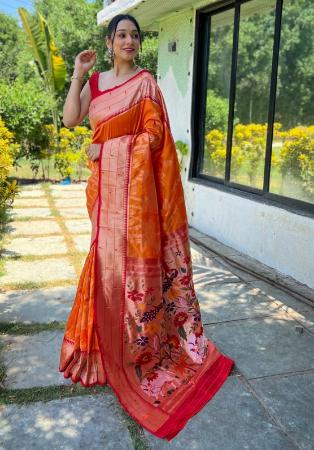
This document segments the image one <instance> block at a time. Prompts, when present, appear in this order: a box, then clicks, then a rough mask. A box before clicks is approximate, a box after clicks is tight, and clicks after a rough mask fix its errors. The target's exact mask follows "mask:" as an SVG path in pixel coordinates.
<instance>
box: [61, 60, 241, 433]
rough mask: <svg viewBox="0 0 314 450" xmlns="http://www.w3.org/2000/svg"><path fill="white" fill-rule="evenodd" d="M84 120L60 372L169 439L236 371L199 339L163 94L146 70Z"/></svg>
mask: <svg viewBox="0 0 314 450" xmlns="http://www.w3.org/2000/svg"><path fill="white" fill-rule="evenodd" d="M98 75H99V74H98V73H97V72H95V73H94V74H93V75H92V77H91V78H90V86H91V91H92V100H91V103H90V109H89V118H90V123H91V127H92V129H93V142H94V143H101V151H100V156H99V160H97V161H95V162H91V161H90V162H89V167H90V169H91V171H92V172H91V176H90V177H89V179H88V183H87V188H86V197H87V209H88V213H89V217H90V220H91V222H92V236H91V246H90V251H89V254H88V256H87V258H86V260H85V264H84V267H83V270H82V273H81V276H80V280H79V283H78V287H77V293H76V296H75V300H74V303H73V307H72V310H71V312H70V315H69V317H68V321H67V324H66V329H65V333H64V339H63V342H62V347H61V353H60V366H59V370H60V372H64V377H65V378H69V377H71V379H72V380H73V382H75V383H76V382H78V381H80V382H81V384H82V385H84V386H92V385H94V384H100V385H104V384H106V383H108V384H109V385H110V386H111V387H112V389H113V391H114V392H115V394H116V396H117V397H118V400H119V401H120V403H121V405H122V406H123V407H124V409H125V410H126V411H127V412H128V413H129V415H130V416H131V417H133V418H134V419H135V420H136V421H137V422H138V423H139V424H140V425H142V426H143V427H144V428H146V429H147V430H148V431H150V432H151V433H152V434H154V435H155V436H157V437H159V438H164V439H167V440H168V441H170V440H171V439H172V438H173V437H174V436H175V435H176V434H177V433H178V432H179V431H180V430H181V429H182V428H183V427H184V426H185V424H186V422H187V421H188V420H189V419H190V418H191V417H192V416H193V415H195V414H196V413H197V412H198V411H199V410H200V409H201V408H202V407H203V406H204V405H205V404H206V403H207V402H208V401H209V400H210V398H211V397H212V396H213V395H214V394H215V393H216V392H217V391H218V389H219V388H220V387H221V385H222V384H223V383H224V381H225V380H226V378H227V376H228V374H229V373H230V371H231V368H232V366H233V361H232V359H230V358H228V357H227V356H226V355H224V354H223V353H221V352H220V351H219V350H218V349H217V348H216V346H215V345H214V344H213V342H211V341H210V340H209V339H208V338H207V337H206V336H205V335H204V332H203V326H202V319H201V314H200V307H199V302H198V300H197V297H196V295H195V291H194V286H193V278H192V262H191V255H190V243H189V234H188V222H187V215H186V209H185V202H184V191H183V186H182V182H181V177H180V168H179V162H178V158H177V153H176V147H175V143H174V140H173V137H172V134H171V130H170V125H169V119H168V115H167V110H166V106H165V102H164V99H163V95H162V93H161V90H160V88H159V86H158V84H157V83H156V81H155V78H154V77H153V75H152V74H151V73H150V72H149V71H148V70H146V69H141V71H140V72H138V73H136V74H135V75H133V76H132V77H131V78H130V79H128V80H127V81H125V82H124V83H122V84H120V85H118V86H115V87H114V88H111V89H107V90H104V91H100V90H99V89H98Z"/></svg>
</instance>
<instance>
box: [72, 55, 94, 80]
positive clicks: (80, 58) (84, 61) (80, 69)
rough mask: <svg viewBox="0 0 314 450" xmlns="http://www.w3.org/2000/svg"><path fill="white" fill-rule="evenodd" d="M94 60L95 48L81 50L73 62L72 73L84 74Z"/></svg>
mask: <svg viewBox="0 0 314 450" xmlns="http://www.w3.org/2000/svg"><path fill="white" fill-rule="evenodd" d="M95 62H96V51H95V50H83V51H82V52H80V53H79V54H78V55H77V56H76V58H75V63H74V73H75V74H79V75H85V73H86V72H88V71H89V70H90V69H91V68H92V67H93V66H94V64H95Z"/></svg>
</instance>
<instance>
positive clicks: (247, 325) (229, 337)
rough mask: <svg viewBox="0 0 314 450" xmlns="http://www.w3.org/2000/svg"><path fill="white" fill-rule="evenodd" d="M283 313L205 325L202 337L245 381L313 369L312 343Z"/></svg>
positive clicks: (309, 337) (308, 336) (311, 339)
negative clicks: (228, 361)
mask: <svg viewBox="0 0 314 450" xmlns="http://www.w3.org/2000/svg"><path fill="white" fill-rule="evenodd" d="M296 326H299V323H298V322H296V321H295V320H293V319H292V318H291V317H289V316H288V315H287V314H286V313H278V314H276V315H273V316H270V317H266V318H260V319H247V320H239V321H234V322H225V323H219V324H214V325H206V326H205V327H204V328H205V334H206V336H207V337H209V338H210V339H211V340H213V341H214V342H215V343H216V345H217V346H218V347H219V348H220V349H221V350H222V351H223V352H224V353H225V354H227V355H228V356H230V357H231V358H232V359H233V360H234V361H235V362H236V365H237V367H238V369H239V370H240V372H241V373H242V374H243V375H244V376H245V377H246V378H249V379H250V378H255V377H263V376H269V375H276V374H283V373H288V372H293V371H300V370H307V369H314V339H313V337H312V336H310V335H308V334H307V333H303V334H299V333H298V331H297V330H296V328H295V327H296Z"/></svg>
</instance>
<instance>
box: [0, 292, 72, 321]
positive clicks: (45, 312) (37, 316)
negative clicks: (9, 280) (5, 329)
mask: <svg viewBox="0 0 314 450" xmlns="http://www.w3.org/2000/svg"><path fill="white" fill-rule="evenodd" d="M76 289H77V287H76V285H74V286H66V287H54V288H49V289H34V290H33V291H25V290H24V291H8V292H5V293H3V294H0V322H11V323H16V322H23V323H28V324H30V323H34V322H37V323H49V322H53V321H55V320H57V321H65V322H66V320H67V318H68V315H69V313H70V311H71V308H72V304H73V301H74V297H75V294H76Z"/></svg>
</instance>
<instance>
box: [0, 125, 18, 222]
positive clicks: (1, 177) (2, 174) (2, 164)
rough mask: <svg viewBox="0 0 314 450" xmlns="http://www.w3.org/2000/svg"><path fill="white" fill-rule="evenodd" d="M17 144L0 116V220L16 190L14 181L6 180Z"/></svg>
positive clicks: (15, 153) (16, 150)
mask: <svg viewBox="0 0 314 450" xmlns="http://www.w3.org/2000/svg"><path fill="white" fill-rule="evenodd" d="M19 148H20V147H19V145H18V144H16V143H14V135H13V133H11V131H9V130H8V129H7V128H6V126H5V123H4V121H3V120H2V119H1V117H0V220H1V223H2V221H3V215H4V212H5V209H6V207H7V206H9V205H10V204H11V203H12V202H13V199H14V196H15V195H16V193H17V192H18V188H17V184H16V181H15V180H13V181H8V179H7V177H8V174H9V171H10V169H11V167H12V165H13V160H14V157H15V156H16V155H17V153H18V151H19Z"/></svg>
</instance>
